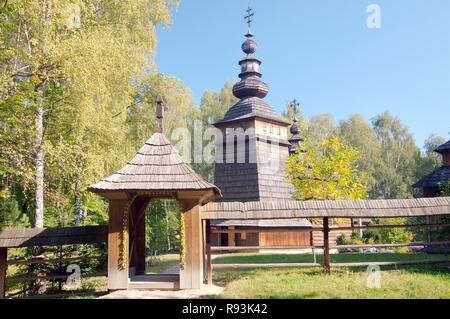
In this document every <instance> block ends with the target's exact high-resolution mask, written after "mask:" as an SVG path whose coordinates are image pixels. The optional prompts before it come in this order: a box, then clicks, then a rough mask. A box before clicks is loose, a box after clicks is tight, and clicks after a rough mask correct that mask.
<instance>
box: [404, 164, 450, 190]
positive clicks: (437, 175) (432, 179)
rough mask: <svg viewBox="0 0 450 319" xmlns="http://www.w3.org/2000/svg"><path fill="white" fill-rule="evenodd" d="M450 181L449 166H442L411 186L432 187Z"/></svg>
mask: <svg viewBox="0 0 450 319" xmlns="http://www.w3.org/2000/svg"><path fill="white" fill-rule="evenodd" d="M448 182H450V166H442V167H440V168H438V169H437V170H435V171H434V172H433V173H431V174H428V175H427V176H425V177H423V178H422V179H421V180H420V181H418V182H417V183H415V184H414V185H413V186H412V187H415V188H433V187H439V186H441V185H444V184H446V183H448Z"/></svg>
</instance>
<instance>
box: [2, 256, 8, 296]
mask: <svg viewBox="0 0 450 319" xmlns="http://www.w3.org/2000/svg"><path fill="white" fill-rule="evenodd" d="M7 259H8V249H7V248H0V299H3V298H5V291H6V269H7V268H8V264H7Z"/></svg>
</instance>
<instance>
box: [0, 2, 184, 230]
mask: <svg viewBox="0 0 450 319" xmlns="http://www.w3.org/2000/svg"><path fill="white" fill-rule="evenodd" d="M176 3H177V1H171V0H124V1H101V2H100V1H96V0H70V1H69V0H42V1H34V0H15V1H5V3H2V4H1V5H0V17H1V19H0V21H1V22H0V48H1V50H0V61H1V63H0V70H1V72H0V104H1V105H0V106H1V107H0V112H1V114H0V118H1V120H0V135H1V136H0V137H1V138H0V155H1V156H0V159H1V160H0V190H3V189H9V190H10V191H9V193H10V194H13V193H14V194H16V195H15V198H16V199H17V201H18V202H19V209H20V210H21V211H22V213H24V214H27V215H28V216H30V218H31V220H32V221H31V222H32V223H33V219H34V209H35V205H34V196H35V195H34V191H35V190H36V189H37V187H36V186H38V185H39V184H40V182H39V181H38V180H36V179H35V176H37V173H38V169H37V165H36V163H37V154H41V155H42V157H43V160H44V167H45V174H44V180H43V183H44V185H45V187H44V189H45V196H44V199H45V203H46V210H45V214H46V216H48V217H49V219H48V221H46V226H51V225H55V224H61V225H66V224H69V223H71V222H73V220H74V212H73V206H74V205H73V203H74V200H75V197H76V194H75V193H76V190H75V181H76V180H79V181H80V183H81V190H82V194H78V195H79V196H80V197H81V198H82V203H83V204H82V205H81V206H82V207H81V209H83V210H84V209H89V210H90V209H103V207H102V205H100V204H94V203H93V202H94V201H95V200H94V198H93V197H92V196H91V195H89V194H87V193H85V192H84V191H83V190H84V189H85V187H86V186H87V185H88V184H90V183H92V182H94V181H97V180H98V179H100V178H102V177H104V176H105V175H107V174H109V173H111V172H112V171H113V170H114V169H117V168H118V167H119V166H120V165H122V164H123V163H124V162H125V161H126V159H127V158H128V157H129V156H130V154H131V153H132V152H133V150H134V149H135V147H136V146H135V145H134V144H133V143H132V142H129V141H128V140H127V137H128V133H129V129H128V125H127V120H128V113H127V112H126V111H125V110H126V108H127V106H129V105H132V104H133V103H134V96H135V94H136V91H137V90H138V85H136V83H141V82H144V81H145V80H144V79H145V77H146V75H147V74H148V72H149V70H154V69H155V65H154V63H153V62H152V60H149V56H151V55H152V54H153V53H154V52H155V48H156V43H157V41H156V34H155V27H156V25H158V24H161V23H163V24H169V23H170V7H171V6H172V5H174V4H176ZM40 112H41V113H40ZM39 114H42V117H41V118H39V116H38V115H39ZM39 125H42V128H43V130H42V132H40V131H39V130H38V128H39ZM76 159H78V163H77V160H76ZM43 169H44V168H42V170H43ZM13 189H14V192H12V191H11V190H13ZM17 193H19V194H18V195H17ZM11 196H12V195H11ZM88 203H89V204H88ZM36 205H37V204H36ZM36 208H37V207H36ZM90 213H91V212H90ZM94 214H95V216H97V217H100V216H102V213H101V212H99V211H98V212H94ZM94 219H95V218H94Z"/></svg>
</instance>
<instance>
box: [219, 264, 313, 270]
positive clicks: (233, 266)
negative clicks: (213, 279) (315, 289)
mask: <svg viewBox="0 0 450 319" xmlns="http://www.w3.org/2000/svg"><path fill="white" fill-rule="evenodd" d="M299 267H302V268H311V267H322V265H321V264H315V263H279V264H276V263H270V264H213V268H214V269H247V268H299Z"/></svg>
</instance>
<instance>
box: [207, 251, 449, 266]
mask: <svg viewBox="0 0 450 319" xmlns="http://www.w3.org/2000/svg"><path fill="white" fill-rule="evenodd" d="M431 259H449V260H450V256H449V255H437V254H435V255H431V254H421V253H405V254H388V253H376V254H365V253H346V254H333V255H331V262H332V263H351V262H379V261H408V260H431ZM312 262H313V256H312V255H311V254H258V253H253V254H227V255H223V256H219V257H216V258H214V260H213V261H212V263H213V264H235V263H240V264H264V263H312ZM317 262H318V263H322V262H323V255H317Z"/></svg>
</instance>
